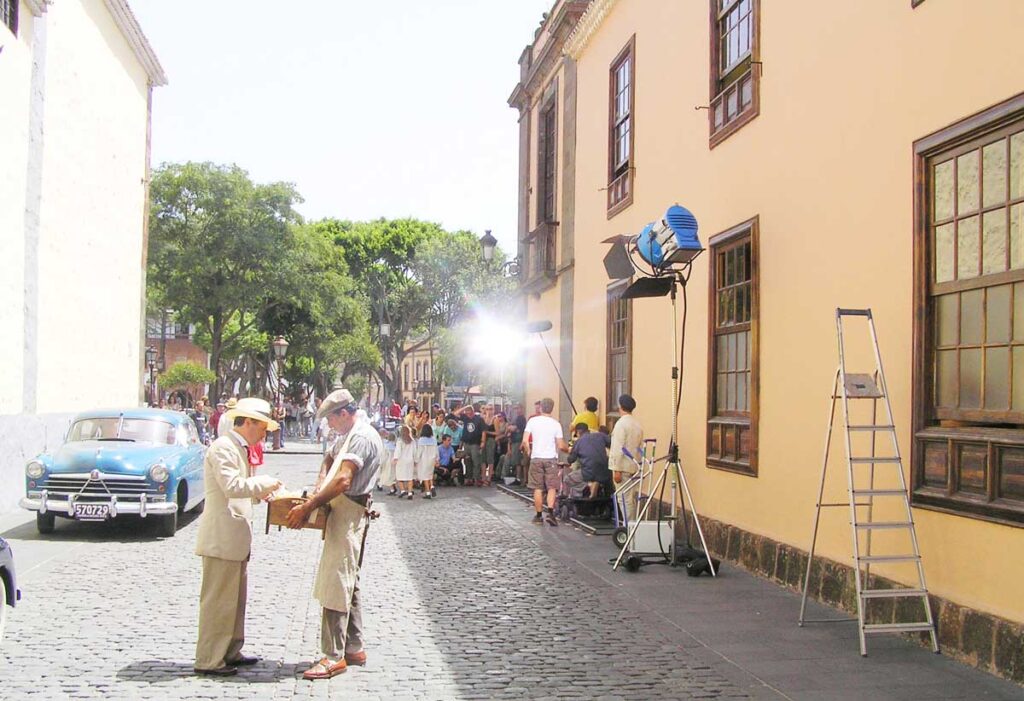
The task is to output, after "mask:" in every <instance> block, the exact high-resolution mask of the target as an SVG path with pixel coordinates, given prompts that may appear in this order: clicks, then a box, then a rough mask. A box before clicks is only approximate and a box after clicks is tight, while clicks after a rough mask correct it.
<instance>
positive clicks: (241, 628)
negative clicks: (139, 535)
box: [195, 397, 281, 676]
mask: <svg viewBox="0 0 1024 701" xmlns="http://www.w3.org/2000/svg"><path fill="white" fill-rule="evenodd" d="M226 416H227V417H228V419H229V420H230V421H231V426H232V428H231V430H230V431H228V432H226V433H222V434H221V436H220V437H219V438H218V439H217V440H215V441H214V442H213V444H212V445H211V446H210V448H209V450H207V451H206V459H205V460H204V462H203V476H204V478H205V480H206V505H205V507H204V509H203V515H202V516H201V517H200V518H199V534H198V536H197V538H196V555H199V556H201V557H202V558H203V584H202V588H201V589H200V594H199V639H198V641H197V642H196V663H195V671H196V673H197V674H209V675H215V676H230V675H232V674H235V673H236V672H237V671H238V669H237V668H238V666H239V665H250V664H255V663H256V662H258V661H259V658H257V657H246V656H245V655H243V654H242V645H243V643H244V642H245V602H246V598H247V591H246V589H247V580H246V566H247V565H248V562H249V551H250V548H251V547H252V504H253V500H254V499H262V498H264V497H266V496H268V495H270V494H271V493H272V492H274V491H275V490H276V489H277V488H278V487H280V486H281V482H280V481H278V480H276V479H274V478H273V477H270V476H267V475H260V476H259V477H253V475H252V468H251V467H250V466H249V454H248V446H250V445H253V444H255V443H258V442H260V441H262V440H263V439H264V438H265V437H266V435H267V430H271V431H273V430H275V429H276V428H277V422H275V421H273V420H272V419H271V418H270V404H269V403H267V402H266V401H264V400H262V399H257V398H254V397H247V398H245V399H240V400H239V401H238V403H237V405H236V406H235V407H234V408H233V409H231V410H229V411H228V413H227V414H226Z"/></svg>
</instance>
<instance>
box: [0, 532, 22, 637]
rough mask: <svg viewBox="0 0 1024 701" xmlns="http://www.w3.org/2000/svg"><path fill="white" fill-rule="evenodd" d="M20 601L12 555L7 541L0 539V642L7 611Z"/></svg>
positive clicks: (5, 623)
mask: <svg viewBox="0 0 1024 701" xmlns="http://www.w3.org/2000/svg"><path fill="white" fill-rule="evenodd" d="M19 599H21V591H20V590H19V589H18V579H17V578H16V577H15V576H14V554H13V553H12V552H11V546H10V545H8V544H7V541H6V540H4V539H3V538H0V642H2V641H3V639H4V629H5V628H6V627H7V609H8V608H14V606H15V605H16V604H17V603H18V600H19Z"/></svg>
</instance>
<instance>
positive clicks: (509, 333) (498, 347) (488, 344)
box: [469, 315, 526, 367]
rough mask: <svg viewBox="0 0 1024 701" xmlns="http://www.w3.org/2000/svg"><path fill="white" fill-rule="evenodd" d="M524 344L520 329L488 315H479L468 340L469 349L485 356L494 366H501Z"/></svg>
mask: <svg viewBox="0 0 1024 701" xmlns="http://www.w3.org/2000/svg"><path fill="white" fill-rule="evenodd" d="M525 345H526V339H525V338H524V336H523V334H522V332H521V331H519V330H517V329H516V328H515V327H514V326H511V325H509V324H503V323H500V322H498V321H496V320H495V319H492V318H491V317H489V316H483V315H481V316H480V318H479V320H478V321H477V323H476V325H475V328H474V330H473V335H472V337H471V339H470V341H469V351H470V353H472V354H474V355H478V356H480V357H482V358H485V359H486V360H487V361H489V362H490V364H493V365H494V366H495V367H503V366H504V365H507V364H508V363H509V361H511V360H512V359H513V358H515V357H516V354H518V353H519V351H520V350H522V348H523V347H524V346H525Z"/></svg>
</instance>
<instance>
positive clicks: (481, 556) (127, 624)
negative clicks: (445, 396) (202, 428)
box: [0, 455, 774, 700]
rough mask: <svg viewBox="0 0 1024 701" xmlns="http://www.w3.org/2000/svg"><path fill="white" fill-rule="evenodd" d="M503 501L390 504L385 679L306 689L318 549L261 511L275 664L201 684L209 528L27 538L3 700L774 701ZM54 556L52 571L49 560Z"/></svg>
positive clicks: (291, 459)
mask: <svg viewBox="0 0 1024 701" xmlns="http://www.w3.org/2000/svg"><path fill="white" fill-rule="evenodd" d="M316 463H317V458H316V457H315V456H312V455H276V456H273V457H270V458H269V459H268V464H267V465H266V466H265V469H266V470H267V471H268V472H270V473H272V474H276V475H280V476H281V477H282V478H283V479H284V480H285V482H286V484H288V485H289V486H298V485H302V484H309V483H311V482H312V479H313V472H314V470H315V468H316ZM500 499H505V500H508V497H501V496H499V495H496V494H494V493H493V492H489V493H487V494H484V490H468V489H448V490H446V491H444V492H442V495H441V498H440V499H438V500H436V501H432V502H431V501H423V500H420V499H417V500H415V501H403V502H397V501H395V500H393V499H387V498H381V499H379V500H378V502H377V505H378V507H379V509H380V511H381V512H382V514H383V516H382V518H381V519H379V520H378V521H376V522H375V523H374V525H373V527H372V529H371V531H370V535H369V544H368V548H367V555H366V562H365V564H364V580H363V591H364V598H365V614H364V618H365V625H366V638H367V652H368V655H369V658H370V663H369V665H368V666H367V667H366V668H353V669H350V670H349V672H348V673H346V674H343V675H341V676H339V677H336V678H334V679H332V680H330V681H329V682H324V681H320V682H307V681H304V680H302V679H301V671H302V670H303V669H305V668H306V667H307V666H308V665H309V664H310V662H311V661H312V660H313V659H314V658H315V656H316V655H317V652H318V642H319V621H320V617H319V608H318V606H317V604H316V602H314V601H313V600H312V598H311V596H310V591H311V588H312V582H313V575H314V572H315V568H316V564H317V558H318V555H319V549H320V541H319V539H318V538H317V537H316V534H315V533H314V532H312V531H301V532H292V531H287V530H283V531H280V532H278V531H277V530H276V529H275V530H272V531H271V532H270V534H269V535H265V534H264V533H263V527H264V526H263V524H264V521H263V516H264V514H263V509H262V508H259V509H257V512H258V514H259V515H258V517H257V522H256V536H255V539H254V545H253V556H252V561H251V563H250V567H249V602H248V614H247V622H246V639H247V643H246V647H245V652H247V653H248V654H257V655H260V656H261V657H262V658H263V660H262V661H261V662H260V663H259V664H257V665H255V666H254V667H251V668H245V669H243V670H242V672H241V673H240V674H239V675H238V676H237V677H233V678H228V679H224V680H215V679H209V678H200V677H196V676H194V675H193V673H192V662H193V653H194V646H195V625H196V616H197V605H198V593H199V581H200V561H199V558H198V557H196V556H195V555H194V554H193V548H194V546H195V534H196V527H197V519H196V518H190V519H187V520H186V523H185V524H184V525H183V526H182V527H181V529H180V530H179V531H178V534H177V536H176V537H174V538H160V537H158V536H156V535H155V533H154V527H153V526H152V525H150V524H146V523H144V522H139V521H134V522H126V523H120V522H119V523H115V524H82V523H69V522H66V521H65V522H58V528H57V531H56V533H55V534H53V535H50V536H38V535H37V534H36V533H35V526H34V523H29V522H25V523H24V525H20V526H17V527H15V528H12V529H9V530H7V531H6V532H5V533H3V535H4V536H5V537H6V538H7V539H8V540H10V541H11V543H12V545H13V547H14V551H15V555H16V557H18V554H19V552H21V553H24V555H25V557H24V559H25V561H28V562H31V563H32V566H31V567H30V568H29V570H28V571H27V572H23V573H22V579H21V582H20V584H21V589H22V591H23V600H22V602H21V604H20V605H19V606H18V608H17V609H15V611H14V612H13V613H12V615H11V617H10V621H9V625H8V631H7V635H6V637H5V639H4V641H3V643H2V646H0V698H3V699H12V700H13V699H19V700H20V699H66V698H68V699H75V698H85V699H89V698H101V697H102V698H107V699H177V698H182V699H202V698H218V699H249V698H253V699H255V698H259V699H292V698H302V699H307V698H308V699H324V698H349V699H376V698H380V699H385V698H387V699H503V698H509V699H511V698H515V699H577V698H578V699H602V700H610V699H656V698H673V699H688V698H746V697H749V696H750V695H753V696H756V697H768V696H774V693H773V692H770V691H766V688H765V687H764V686H763V685H760V684H759V683H757V681H756V680H752V679H750V678H749V677H747V676H746V675H743V674H738V673H736V672H735V671H734V670H733V669H731V668H730V667H729V665H727V664H718V663H716V662H715V661H709V660H707V659H700V658H699V657H697V656H691V654H690V651H689V650H688V649H687V646H686V645H687V643H686V641H685V640H684V638H685V636H681V635H679V631H678V630H676V629H673V628H672V627H670V626H665V625H664V624H663V623H662V622H661V621H659V620H658V619H657V618H656V617H652V616H651V615H650V613H649V612H648V611H647V610H646V609H645V608H644V607H642V606H640V605H638V604H637V603H636V602H635V601H633V600H632V599H629V598H625V597H619V598H616V597H608V596H605V595H604V593H605V592H604V590H603V589H602V587H603V586H604V585H603V583H602V582H600V581H599V580H597V579H595V578H593V577H587V576H586V573H585V572H581V571H579V570H578V569H577V568H573V567H572V566H571V564H565V563H564V562H563V561H562V559H561V558H559V557H557V554H556V553H554V552H553V551H551V549H550V548H547V547H544V544H543V542H542V541H543V539H544V538H546V537H555V535H557V536H559V537H561V538H562V539H568V540H570V541H571V540H572V539H573V538H576V539H582V538H583V536H582V535H580V534H578V533H574V532H572V531H571V530H570V529H567V528H563V529H560V530H561V531H563V532H564V533H558V532H556V531H555V529H545V531H546V530H550V531H551V533H548V532H543V533H541V532H540V531H541V529H539V528H537V527H534V526H530V525H528V524H526V523H524V522H525V520H526V519H525V518H510V516H509V515H507V514H505V513H502V511H501V510H499V509H496V508H494V507H493V506H491V504H490V503H491V502H495V500H500ZM518 513H519V514H524V513H525V512H524V511H522V510H521V509H520V510H519V512H518ZM531 529H533V530H531ZM54 541H56V542H57V544H59V545H60V547H59V548H57V547H56V546H55V545H52V542H54ZM47 547H50V548H51V550H47V551H46V552H47V558H48V559H46V558H41V557H39V556H38V554H33V553H36V551H37V550H38V549H40V548H47ZM54 548H56V549H54ZM51 551H52V552H51ZM20 559H22V558H19V560H20ZM691 645H692V643H691Z"/></svg>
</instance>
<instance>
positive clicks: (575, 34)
mask: <svg viewBox="0 0 1024 701" xmlns="http://www.w3.org/2000/svg"><path fill="white" fill-rule="evenodd" d="M618 1H619V0H594V1H593V2H592V3H591V4H590V7H589V8H587V11H586V12H585V13H583V16H582V17H580V20H579V22H577V23H576V28H575V29H574V30H573V31H572V34H571V35H569V39H568V40H567V41H566V42H565V53H567V54H568V55H569V56H571V57H572V58H573V60H574V61H575V60H578V59H579V57H580V54H582V53H583V49H585V48H586V47H587V44H589V43H590V39H591V38H592V37H593V36H594V33H595V32H596V31H597V30H598V28H599V27H600V26H601V24H602V23H603V22H604V20H605V17H607V16H608V13H609V12H611V11H612V8H613V7H615V3H617V2H618Z"/></svg>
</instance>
